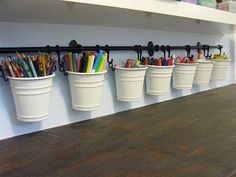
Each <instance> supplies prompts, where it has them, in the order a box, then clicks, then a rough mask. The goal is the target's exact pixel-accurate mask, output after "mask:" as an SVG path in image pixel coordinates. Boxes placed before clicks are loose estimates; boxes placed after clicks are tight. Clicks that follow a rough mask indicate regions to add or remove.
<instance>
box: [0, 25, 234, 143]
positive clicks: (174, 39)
mask: <svg viewBox="0 0 236 177" xmlns="http://www.w3.org/2000/svg"><path fill="white" fill-rule="evenodd" d="M72 39H75V40H77V41H78V42H79V43H81V44H82V45H96V44H99V45H105V44H109V45H135V44H141V45H147V42H148V41H149V40H151V41H153V42H154V43H155V44H163V45H185V44H189V45H196V43H197V42H198V41H200V42H201V43H202V44H205V43H206V44H211V45H218V44H221V45H223V46H224V51H225V52H226V53H227V54H229V55H230V56H232V52H231V50H232V43H233V40H232V36H231V35H229V34H226V35H220V34H219V35H209V34H208V35H206V34H197V33H180V32H171V31H155V30H142V29H134V28H133V29H132V28H115V27H97V26H79V25H57V24H33V23H14V22H0V47H9V46H12V47H15V46H19V47H20V46H22V47H23V46H24V47H27V46H46V45H56V44H58V45H64V46H68V43H69V42H70V40H72ZM215 52H218V51H217V50H215ZM175 53H176V54H177V55H180V54H181V55H184V54H185V52H178V53H177V52H175ZM194 54H195V53H194ZM144 55H145V54H144ZM155 55H162V53H158V54H155ZM111 57H112V58H114V61H115V63H121V62H122V61H125V60H126V59H127V58H128V57H132V58H135V57H136V53H135V52H132V51H130V52H111ZM233 75H234V74H233V71H232V68H230V70H229V73H228V77H227V80H225V81H223V82H219V83H214V82H212V83H211V84H210V85H209V86H204V87H203V86H201V87H199V86H194V87H193V89H192V90H191V91H181V90H174V89H171V90H170V94H169V95H166V96H159V97H158V96H149V95H147V94H146V93H145V92H144V93H143V95H144V98H143V99H142V100H141V101H139V102H135V103H123V102H119V101H117V100H116V92H115V82H114V73H113V72H112V71H109V72H108V73H107V74H106V77H105V88H104V93H106V94H104V96H103V99H102V102H103V104H102V106H101V108H100V109H99V110H96V111H92V112H79V111H74V110H72V108H71V99H70V93H69V87H68V81H67V77H65V76H63V74H62V73H60V72H57V73H56V77H55V79H54V88H53V95H52V105H51V110H52V111H51V114H50V116H49V118H48V119H47V120H45V121H42V122H38V123H24V122H20V121H17V120H16V114H15V108H14V104H13V98H12V96H11V93H10V86H9V82H4V81H3V80H2V79H1V80H0V110H1V111H0V139H5V138H8V137H13V136H17V135H21V134H26V133H30V132H35V131H39V130H43V129H48V128H52V127H57V126H61V125H65V124H69V123H72V122H78V121H82V120H87V119H91V118H96V117H100V116H104V115H108V114H113V113H115V112H119V111H124V110H127V109H133V108H137V107H141V106H144V105H149V104H153V103H157V102H162V101H165V100H169V99H174V98H177V97H181V96H185V95H189V94H192V93H197V92H200V91H204V90H209V89H212V88H216V87H220V86H224V85H229V84H231V83H233ZM203 101H204V100H203ZM199 104H200V103H199ZM157 112H158V110H157ZM157 118H158V114H157Z"/></svg>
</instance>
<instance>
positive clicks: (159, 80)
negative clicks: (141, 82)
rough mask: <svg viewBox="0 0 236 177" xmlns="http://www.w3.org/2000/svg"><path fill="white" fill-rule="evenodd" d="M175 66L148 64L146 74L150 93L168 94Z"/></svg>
mask: <svg viewBox="0 0 236 177" xmlns="http://www.w3.org/2000/svg"><path fill="white" fill-rule="evenodd" d="M173 68H174V66H153V65H148V69H147V74H146V87H147V93H148V94H150V95H165V94H168V92H169V87H170V80H171V76H172V72H173Z"/></svg>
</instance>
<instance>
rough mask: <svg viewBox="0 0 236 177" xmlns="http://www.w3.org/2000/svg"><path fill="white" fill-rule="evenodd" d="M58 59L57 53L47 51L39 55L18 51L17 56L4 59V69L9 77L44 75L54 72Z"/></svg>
mask: <svg viewBox="0 0 236 177" xmlns="http://www.w3.org/2000/svg"><path fill="white" fill-rule="evenodd" d="M56 60H57V57H56V55H50V54H47V53H45V54H42V53H39V54H38V55H26V54H20V53H17V55H16V57H10V56H8V57H5V58H4V59H3V60H2V69H3V71H4V73H5V74H6V76H9V77H19V78H31V77H43V76H49V75H52V74H53V72H54V68H55V65H56Z"/></svg>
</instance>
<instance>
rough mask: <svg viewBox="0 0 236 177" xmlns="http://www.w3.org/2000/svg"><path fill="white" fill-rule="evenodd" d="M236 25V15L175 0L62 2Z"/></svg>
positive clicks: (78, 0) (81, 0) (86, 0)
mask: <svg viewBox="0 0 236 177" xmlns="http://www.w3.org/2000/svg"><path fill="white" fill-rule="evenodd" d="M63 1H67V2H77V3H85V4H90V5H99V6H105V7H113V8H121V9H128V10H135V11H143V12H150V13H157V14H163V15H171V16H176V17H185V18H191V19H198V20H204V21H210V22H218V23H225V24H232V25H236V14H235V13H230V12H225V11H221V10H217V9H212V8H208V7H203V6H199V5H194V4H190V3H184V2H179V1H175V0H125V1H121V0H63Z"/></svg>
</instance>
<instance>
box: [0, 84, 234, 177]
mask: <svg viewBox="0 0 236 177" xmlns="http://www.w3.org/2000/svg"><path fill="white" fill-rule="evenodd" d="M235 169H236V85H231V86H227V87H222V88H219V89H215V90H211V91H207V92H203V93H199V94H195V95H191V96H187V97H183V98H179V99H175V100H171V101H167V102H163V103H161V104H155V105H151V106H146V107H142V108H139V109H135V110H130V111H126V112H122V113H117V114H114V115H110V116H106V117H102V118H98V119H94V120H89V121H85V122H80V123H75V124H71V125H66V126H63V127H59V128H54V129H50V130H45V131H42V132H39V133H33V134H29V135H26V136H20V137H16V138H11V139H7V140H2V141H0V177H233V176H236V172H235V171H234V170H235Z"/></svg>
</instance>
